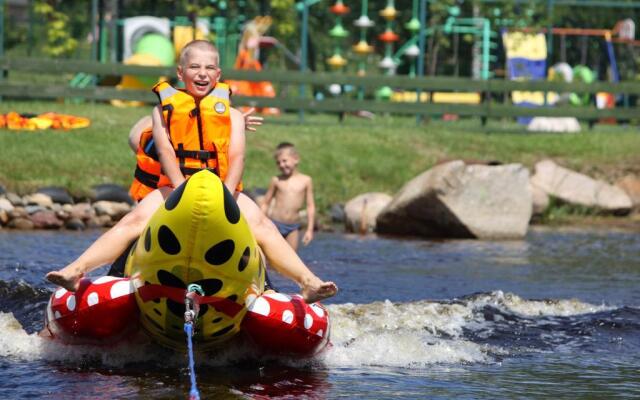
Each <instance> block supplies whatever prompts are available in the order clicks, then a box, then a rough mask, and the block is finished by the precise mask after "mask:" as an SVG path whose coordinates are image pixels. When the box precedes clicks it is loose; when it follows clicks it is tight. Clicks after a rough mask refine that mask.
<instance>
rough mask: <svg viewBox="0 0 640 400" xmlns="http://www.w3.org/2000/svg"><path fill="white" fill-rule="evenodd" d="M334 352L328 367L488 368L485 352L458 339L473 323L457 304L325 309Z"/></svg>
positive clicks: (379, 304) (328, 354)
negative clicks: (458, 365) (463, 365)
mask: <svg viewBox="0 0 640 400" xmlns="http://www.w3.org/2000/svg"><path fill="white" fill-rule="evenodd" d="M328 308H329V313H330V315H331V321H332V324H331V325H332V326H331V329H332V339H331V340H332V342H333V347H332V348H331V349H330V350H329V351H327V352H325V353H324V355H323V361H324V362H325V363H326V364H327V365H331V366H341V367H342V366H350V367H354V366H361V365H378V366H393V367H406V368H413V367H416V368H420V367H424V366H426V365H429V364H435V363H461V362H488V361H490V357H489V356H488V355H487V351H488V347H487V346H485V345H479V344H476V343H473V342H470V341H468V340H465V339H464V338H462V337H461V334H462V328H463V327H464V326H465V324H466V323H467V321H469V320H470V319H471V318H472V313H471V309H469V308H467V307H465V306H463V305H459V304H440V303H435V302H427V301H419V302H413V303H395V304H394V303H391V302H390V301H388V300H387V301H385V302H376V303H371V304H359V305H355V304H351V303H349V304H341V305H331V306H329V307H328Z"/></svg>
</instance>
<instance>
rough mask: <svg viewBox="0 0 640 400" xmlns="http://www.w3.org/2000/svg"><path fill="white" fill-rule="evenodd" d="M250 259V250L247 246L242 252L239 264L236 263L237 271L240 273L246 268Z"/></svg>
mask: <svg viewBox="0 0 640 400" xmlns="http://www.w3.org/2000/svg"><path fill="white" fill-rule="evenodd" d="M250 257H251V250H250V249H249V246H247V248H246V249H244V252H243V253H242V257H240V262H239V263H238V271H240V272H242V271H244V269H245V268H247V265H249V258H250Z"/></svg>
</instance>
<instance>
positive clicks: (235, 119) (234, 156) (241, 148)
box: [224, 108, 246, 193]
mask: <svg viewBox="0 0 640 400" xmlns="http://www.w3.org/2000/svg"><path fill="white" fill-rule="evenodd" d="M229 112H230V115H231V139H230V141H229V166H228V168H229V169H228V170H227V176H226V178H225V179H224V184H225V186H227V189H229V191H230V192H231V193H235V191H236V187H237V186H238V184H239V183H240V181H241V180H242V174H243V172H244V152H245V145H246V144H245V135H244V116H243V115H242V113H241V112H240V111H238V110H236V109H235V108H231V109H230V110H229Z"/></svg>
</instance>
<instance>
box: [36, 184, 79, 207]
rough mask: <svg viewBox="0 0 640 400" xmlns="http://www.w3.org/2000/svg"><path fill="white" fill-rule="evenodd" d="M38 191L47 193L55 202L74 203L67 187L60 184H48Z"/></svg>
mask: <svg viewBox="0 0 640 400" xmlns="http://www.w3.org/2000/svg"><path fill="white" fill-rule="evenodd" d="M36 193H42V194H46V195H47V196H49V197H51V200H52V201H53V202H54V203H58V204H73V198H72V197H71V195H70V194H69V192H68V191H67V189H65V188H63V187H60V186H46V187H42V188H40V189H38V190H37V191H36Z"/></svg>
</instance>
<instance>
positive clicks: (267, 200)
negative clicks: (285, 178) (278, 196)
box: [260, 176, 278, 215]
mask: <svg viewBox="0 0 640 400" xmlns="http://www.w3.org/2000/svg"><path fill="white" fill-rule="evenodd" d="M277 179H278V178H276V177H275V176H274V177H272V178H271V181H269V188H267V193H265V195H264V198H263V199H262V204H260V210H262V212H263V213H264V215H268V213H269V205H271V200H273V196H274V195H275V193H276V181H277Z"/></svg>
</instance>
